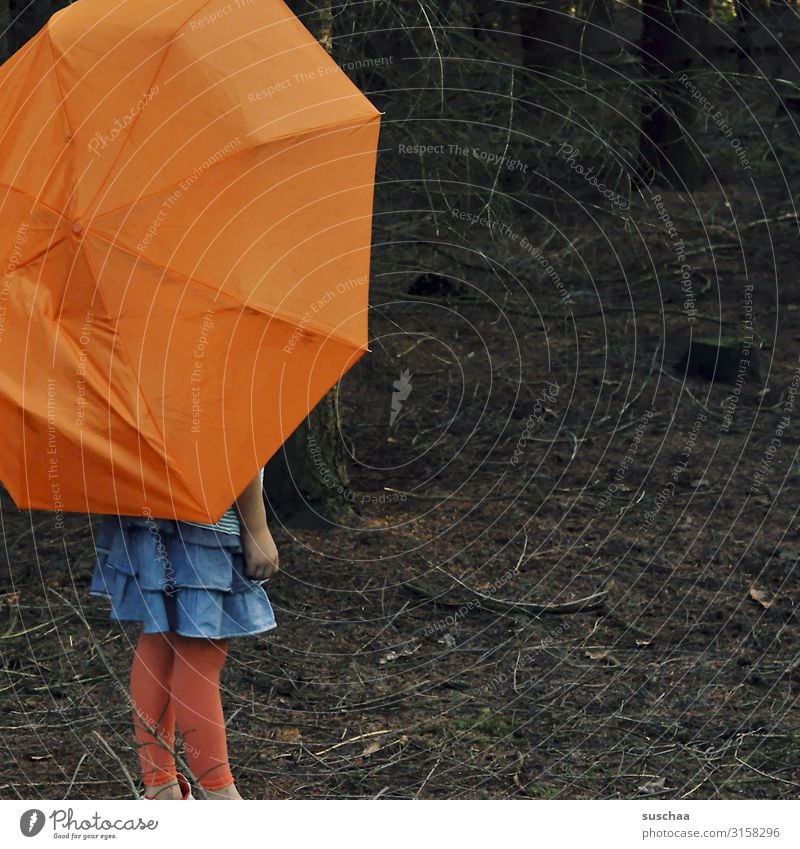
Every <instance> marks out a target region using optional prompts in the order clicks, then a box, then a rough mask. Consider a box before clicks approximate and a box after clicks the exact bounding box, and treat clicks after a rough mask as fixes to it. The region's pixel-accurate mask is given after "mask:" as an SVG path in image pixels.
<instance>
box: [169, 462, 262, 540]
mask: <svg viewBox="0 0 800 849" xmlns="http://www.w3.org/2000/svg"><path fill="white" fill-rule="evenodd" d="M260 474H261V486H262V487H263V486H264V470H263V469H262V470H261V473H260ZM184 523H185V524H187V525H194V526H195V527H198V528H212V529H213V530H215V531H221V532H222V533H224V534H240V533H241V532H242V526H241V523H240V522H239V511H238V510H237V509H236V503H235V502H234V503H233V504H231V506H230V507H229V508H228V509H227V510H226V511H225V512H224V513H223V514H222V518H221V519H220V520H219V521H218V522H186V521H185V520H184Z"/></svg>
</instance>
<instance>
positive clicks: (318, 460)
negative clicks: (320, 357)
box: [264, 0, 358, 528]
mask: <svg viewBox="0 0 800 849" xmlns="http://www.w3.org/2000/svg"><path fill="white" fill-rule="evenodd" d="M288 5H289V7H290V8H291V9H292V11H293V12H294V13H295V14H296V15H297V16H298V17H299V18H300V20H301V21H302V22H303V24H304V25H305V26H306V28H307V29H309V31H311V32H312V33H313V34H314V36H315V38H317V40H318V41H319V42H320V43H321V44H322V45H323V47H325V49H326V50H327V51H328V53H330V54H331V55H332V54H333V31H334V30H333V27H334V19H333V3H332V0H293V2H289V3H288ZM336 389H337V387H334V388H333V389H331V391H330V392H328V393H327V395H325V397H324V398H323V399H322V400H321V401H320V402H319V404H317V406H316V407H315V408H314V409H313V410H312V411H311V413H310V414H309V416H308V417H307V418H306V419H305V420H304V421H303V422H302V423H301V424H300V425H299V427H298V428H297V429H296V430H295V431H294V433H292V435H291V436H290V437H289V438H288V439H287V440H286V442H285V443H284V444H283V446H282V447H281V448H280V449H279V450H278V452H277V454H275V456H274V457H273V458H272V459H271V460H270V461H269V463H267V465H266V467H265V469H264V492H265V494H266V497H267V502H268V505H269V507H270V509H271V511H272V512H274V513H275V514H276V515H278V516H279V518H280V519H281V521H282V522H284V523H285V524H287V525H290V526H293V527H310V528H323V527H330V526H331V525H336V524H339V525H341V524H347V523H349V524H353V523H354V522H356V523H357V522H358V514H357V512H355V511H354V509H353V507H352V506H351V504H350V502H349V500H348V496H350V495H351V493H350V490H349V488H348V484H349V481H348V478H347V466H346V462H345V452H344V447H343V445H342V440H341V436H340V433H339V416H338V411H337V405H336ZM298 391H301V388H300V387H298Z"/></svg>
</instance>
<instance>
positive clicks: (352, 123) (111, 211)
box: [92, 112, 381, 222]
mask: <svg viewBox="0 0 800 849" xmlns="http://www.w3.org/2000/svg"><path fill="white" fill-rule="evenodd" d="M380 114H381V113H380V112H377V113H376V114H375V116H372V117H370V119H369V120H367V121H364V120H359V121H346V122H344V123H342V124H337V125H335V127H333V130H337V131H338V130H344V129H353V128H355V127H366V126H368V125H369V124H372V123H374V122H375V121H376V120H378V119H379V118H380ZM326 129H331V125H330V124H327V125H324V126H321V127H314V128H312V129H309V130H303V131H302V132H299V133H297V132H290V133H284V134H283V135H281V136H275V138H272V139H269V141H265V142H261V143H260V144H257V145H254V146H253V147H246V148H244V149H242V150H236V151H233V152H232V153H231V154H230V155H228V156H225V157H223V158H222V159H218V160H217V161H216V162H215V163H214V164H213V165H212V166H211V167H210V168H208V169H207V172H210V171H212V170H214V169H215V168H217V167H219V166H220V165H223V164H224V163H227V162H229V161H230V160H231V159H234V158H236V157H237V156H242V155H243V154H245V153H252V152H253V151H256V150H259V149H260V148H262V147H267V146H268V145H271V144H273V143H275V142H281V141H284V140H286V139H289V138H296V139H298V140H299V139H302V138H303V137H305V136H311V135H313V134H317V133H319V132H320V130H326ZM325 135H327V133H326V134H325ZM190 176H191V175H189V174H187V175H185V176H183V177H180V178H179V179H177V180H175V181H173V182H171V183H167V185H165V186H161V187H160V188H158V189H156V190H154V191H153V192H152V193H151V194H149V195H141V196H140V197H138V198H136V199H135V200H134V201H133V203H131V202H127V203H124V204H120V205H119V206H116V207H114V208H113V209H109V210H106V211H105V212H101V213H99V214H96V215H94V216H92V222H94V221H99V220H100V219H101V218H105V217H106V216H108V215H113V214H114V213H116V212H119V211H120V210H121V209H125V208H126V207H130V206H133V205H135V204H138V203H142V202H144V201H147V200H150V199H151V198H154V197H158V195H160V194H163V193H164V192H167V191H169V190H170V189H173V188H175V187H176V186H179V185H180V184H181V183H182V182H184V181H186V180H187V179H188V177H190Z"/></svg>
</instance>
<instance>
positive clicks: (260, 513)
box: [235, 472, 279, 581]
mask: <svg viewBox="0 0 800 849" xmlns="http://www.w3.org/2000/svg"><path fill="white" fill-rule="evenodd" d="M235 504H236V509H237V510H238V512H239V523H240V524H241V529H242V530H241V536H242V549H243V551H244V562H245V574H246V575H247V577H248V578H250V579H251V580H254V581H263V580H265V579H266V578H271V577H272V576H273V575H274V574H275V573H276V572H277V571H278V569H279V566H278V549H277V547H276V545H275V541H274V540H273V539H272V534H271V533H270V531H269V528H268V527H267V511H266V509H265V508H264V496H263V495H262V493H261V473H260V472H259V473H258V474H257V475H256V476H255V477H254V478H253V480H252V481H250V483H249V484H248V485H247V487H246V488H245V489H244V491H243V492H242V494H241V495H240V496H239V497H238V498H237V499H236V502H235Z"/></svg>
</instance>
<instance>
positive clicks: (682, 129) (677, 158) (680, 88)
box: [637, 0, 708, 191]
mask: <svg viewBox="0 0 800 849" xmlns="http://www.w3.org/2000/svg"><path fill="white" fill-rule="evenodd" d="M642 12H643V16H644V19H643V24H642V35H641V42H640V47H641V62H642V71H643V76H644V79H645V88H646V89H647V91H648V94H649V96H650V99H649V100H647V101H646V102H645V104H644V107H643V113H642V132H641V137H640V144H639V154H640V156H639V163H638V167H637V171H638V175H637V177H638V180H639V181H640V182H644V183H648V184H649V183H651V182H656V183H659V184H661V185H667V186H671V187H672V188H674V189H676V190H678V191H686V190H688V191H691V190H692V189H696V188H698V187H699V186H701V185H702V184H703V183H704V182H705V180H706V179H707V177H708V167H707V165H706V164H705V163H704V162H703V159H702V156H701V155H700V152H699V151H698V149H697V147H696V145H695V144H694V142H693V140H692V135H693V133H694V131H695V130H696V129H697V127H698V126H699V120H698V119H699V113H698V108H697V106H696V105H695V100H694V99H693V98H692V97H691V91H690V90H689V89H687V87H686V86H685V85H684V83H683V81H681V79H680V76H681V74H683V73H688V72H690V71H691V70H692V69H693V68H695V67H697V66H698V59H697V58H696V54H695V51H694V50H693V48H692V45H693V44H694V43H695V41H694V39H695V38H696V37H697V32H698V18H697V15H696V14H693V12H692V9H691V6H687V7H686V8H684V2H683V0H642Z"/></svg>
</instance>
